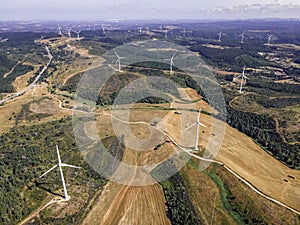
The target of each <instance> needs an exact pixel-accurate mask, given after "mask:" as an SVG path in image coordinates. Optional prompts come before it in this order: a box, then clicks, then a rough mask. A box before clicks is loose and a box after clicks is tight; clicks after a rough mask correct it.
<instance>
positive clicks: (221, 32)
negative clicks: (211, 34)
mask: <svg viewBox="0 0 300 225" xmlns="http://www.w3.org/2000/svg"><path fill="white" fill-rule="evenodd" d="M222 34H223V30H221V31H220V33H218V35H219V39H218V42H221V38H222Z"/></svg>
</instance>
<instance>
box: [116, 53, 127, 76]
mask: <svg viewBox="0 0 300 225" xmlns="http://www.w3.org/2000/svg"><path fill="white" fill-rule="evenodd" d="M115 55H116V56H117V60H116V62H115V64H117V63H118V68H119V69H118V71H119V72H121V59H125V58H126V57H120V56H119V55H118V53H117V52H115Z"/></svg>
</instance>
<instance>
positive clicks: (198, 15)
mask: <svg viewBox="0 0 300 225" xmlns="http://www.w3.org/2000/svg"><path fill="white" fill-rule="evenodd" d="M268 17H269V18H270V17H271V18H300V0H263V1H262V0H205V1H203V0H80V1H78V0H76V1H75V0H73V1H69V0H44V1H41V0H0V20H15V19H57V20H65V19H70V20H112V19H239V18H241V19H243V18H268Z"/></svg>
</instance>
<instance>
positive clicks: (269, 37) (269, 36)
mask: <svg viewBox="0 0 300 225" xmlns="http://www.w3.org/2000/svg"><path fill="white" fill-rule="evenodd" d="M272 37H273V35H272V34H271V35H268V44H267V45H270V44H271V38H272Z"/></svg>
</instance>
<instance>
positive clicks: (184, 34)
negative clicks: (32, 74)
mask: <svg viewBox="0 0 300 225" xmlns="http://www.w3.org/2000/svg"><path fill="white" fill-rule="evenodd" d="M100 26H101V30H102V33H103V34H104V35H105V25H104V24H101V25H100ZM73 28H74V26H72V27H71V28H66V30H67V32H66V34H67V36H68V37H69V38H71V37H72V34H71V30H72V29H73ZM88 30H91V25H88ZM81 31H82V30H79V31H73V32H74V33H76V34H77V40H80V32H81ZM143 31H144V30H143V27H138V34H139V35H142V34H143V33H144V32H143ZM158 31H159V32H161V33H164V37H165V38H166V39H167V38H168V33H169V30H168V28H167V27H166V28H165V29H163V27H162V26H159V30H158ZM145 32H146V34H149V35H151V34H150V33H151V31H150V28H149V26H146V29H145ZM188 32H192V31H187V30H186V29H185V28H183V29H182V30H180V33H182V37H186V34H187V33H188ZM57 33H58V34H59V35H60V36H63V32H62V28H61V27H60V25H57ZM223 34H224V32H223V28H222V29H221V31H220V32H219V33H217V36H218V39H217V42H219V43H220V42H222V37H223ZM245 35H246V31H243V33H242V34H241V35H239V36H240V37H241V39H240V41H239V42H240V43H241V44H244V43H245ZM272 37H273V35H272V34H267V42H266V45H270V44H271V41H272ZM82 38H84V37H82Z"/></svg>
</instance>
